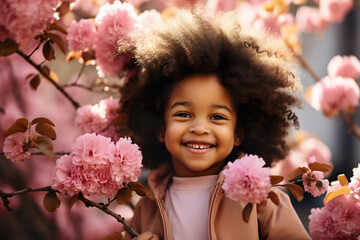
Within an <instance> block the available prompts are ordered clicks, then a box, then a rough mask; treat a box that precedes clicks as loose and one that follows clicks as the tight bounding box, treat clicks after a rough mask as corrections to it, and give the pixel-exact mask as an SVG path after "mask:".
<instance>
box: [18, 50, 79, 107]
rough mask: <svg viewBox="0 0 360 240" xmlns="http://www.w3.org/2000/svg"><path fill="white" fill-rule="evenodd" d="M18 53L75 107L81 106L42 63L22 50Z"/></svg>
mask: <svg viewBox="0 0 360 240" xmlns="http://www.w3.org/2000/svg"><path fill="white" fill-rule="evenodd" d="M16 53H17V54H19V55H20V56H21V57H23V58H24V59H25V60H26V61H27V62H28V63H29V64H30V65H32V66H33V67H34V68H36V70H38V71H39V73H41V74H42V75H43V76H44V77H45V78H46V79H47V80H49V81H50V82H51V83H52V84H53V85H54V86H55V88H56V89H57V90H59V91H60V92H61V93H62V94H63V95H64V96H65V97H66V98H67V99H68V100H69V101H70V102H71V104H72V105H73V106H74V107H75V109H77V108H79V107H80V105H79V103H78V102H76V101H75V100H74V99H73V98H72V97H71V96H70V95H69V94H68V93H67V92H66V91H65V90H64V89H63V88H62V87H61V86H59V85H58V84H57V83H56V81H55V80H54V79H52V78H51V77H50V76H49V75H48V74H46V73H45V72H44V71H43V69H42V68H41V65H38V64H36V63H35V62H34V61H32V60H31V59H30V57H29V56H27V55H26V54H24V53H23V52H22V51H19V50H17V51H16Z"/></svg>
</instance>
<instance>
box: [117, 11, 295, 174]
mask: <svg viewBox="0 0 360 240" xmlns="http://www.w3.org/2000/svg"><path fill="white" fill-rule="evenodd" d="M134 59H135V65H136V66H137V68H138V74H137V75H136V76H135V77H133V78H132V79H130V80H129V81H128V82H127V83H126V85H125V86H124V88H123V89H122V90H121V94H122V100H121V101H122V106H123V107H122V111H124V112H126V113H127V114H128V116H129V119H130V120H129V128H130V129H132V131H133V138H134V140H135V142H136V143H138V144H139V146H140V147H141V150H142V152H143V157H144V159H143V164H144V166H145V167H147V168H156V167H157V166H159V164H161V163H163V162H170V161H171V156H170V154H169V152H168V151H167V149H166V147H165V144H164V143H161V142H159V141H158V138H157V136H158V134H159V132H160V131H161V129H162V128H163V127H164V108H165V107H166V106H167V100H168V97H169V95H170V93H171V90H172V88H173V86H174V85H175V84H176V83H177V82H179V81H181V80H182V79H184V78H186V77H189V76H191V75H195V74H204V75H205V74H206V75H209V74H210V75H211V74H213V75H216V76H217V77H218V78H219V79H220V84H222V85H223V86H224V87H225V88H226V89H227V90H228V92H229V93H230V94H231V97H232V99H233V102H234V106H235V108H236V111H237V130H236V131H237V134H238V135H239V136H242V143H241V145H240V146H239V147H235V148H234V149H233V151H232V153H231V154H230V155H229V156H228V157H227V161H233V160H235V159H236V157H237V156H238V154H239V152H244V153H247V154H257V155H258V156H260V157H262V158H263V159H264V160H265V161H266V163H267V165H268V166H269V165H270V164H271V163H272V162H273V161H276V160H279V159H282V158H284V157H285V156H286V155H287V153H288V147H287V145H286V142H285V137H286V136H287V135H288V132H289V127H290V126H291V125H293V124H294V125H295V127H298V125H299V123H298V119H297V117H296V115H295V114H294V113H293V111H292V110H291V108H293V107H300V98H298V97H297V96H296V95H295V94H294V93H295V92H296V91H297V90H300V89H301V84H300V81H299V79H298V78H297V77H296V75H295V74H294V73H293V72H292V70H291V66H290V64H291V62H292V59H291V54H289V52H287V51H286V47H284V46H281V42H280V41H275V40H274V39H271V38H270V37H269V36H266V35H261V34H250V33H247V32H245V30H244V29H242V28H241V27H240V25H239V24H238V23H237V22H236V17H234V16H233V15H232V14H218V15H217V16H216V17H213V18H210V17H207V16H206V14H204V12H203V11H201V10H199V9H197V10H178V11H176V12H175V16H174V17H172V18H170V19H169V20H167V21H166V22H165V23H164V24H163V25H162V26H160V27H157V28H154V29H153V30H151V31H150V32H148V33H147V34H145V36H144V38H143V39H142V40H141V41H139V42H138V44H137V45H136V50H135V57H134Z"/></svg>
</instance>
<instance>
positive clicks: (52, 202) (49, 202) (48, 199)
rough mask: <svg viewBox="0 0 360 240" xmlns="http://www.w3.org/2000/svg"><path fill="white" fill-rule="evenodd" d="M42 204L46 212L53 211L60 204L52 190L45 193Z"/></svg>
mask: <svg viewBox="0 0 360 240" xmlns="http://www.w3.org/2000/svg"><path fill="white" fill-rule="evenodd" d="M43 205H44V208H45V209H46V210H47V211H48V212H55V210H56V209H57V208H58V207H59V206H60V200H59V198H58V197H57V196H56V193H55V192H54V191H50V192H48V193H46V195H45V197H44V200H43Z"/></svg>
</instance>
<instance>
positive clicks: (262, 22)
mask: <svg viewBox="0 0 360 240" xmlns="http://www.w3.org/2000/svg"><path fill="white" fill-rule="evenodd" d="M253 24H254V26H255V27H256V28H259V29H261V28H263V29H265V30H266V31H268V32H269V33H271V34H272V35H274V36H276V37H280V36H281V27H280V24H279V22H278V17H277V16H276V15H275V14H270V13H268V12H262V11H261V12H259V15H258V18H257V20H255V21H254V23H253Z"/></svg>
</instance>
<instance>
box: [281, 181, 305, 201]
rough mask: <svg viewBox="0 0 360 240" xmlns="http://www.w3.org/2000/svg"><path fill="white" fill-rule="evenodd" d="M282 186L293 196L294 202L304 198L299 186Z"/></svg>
mask: <svg viewBox="0 0 360 240" xmlns="http://www.w3.org/2000/svg"><path fill="white" fill-rule="evenodd" d="M284 186H285V187H286V188H287V189H289V191H290V192H291V194H292V195H293V196H294V198H295V199H296V201H298V202H300V201H301V200H302V199H303V198H304V190H303V189H302V187H300V186H299V185H296V184H293V183H292V184H285V185H284Z"/></svg>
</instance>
